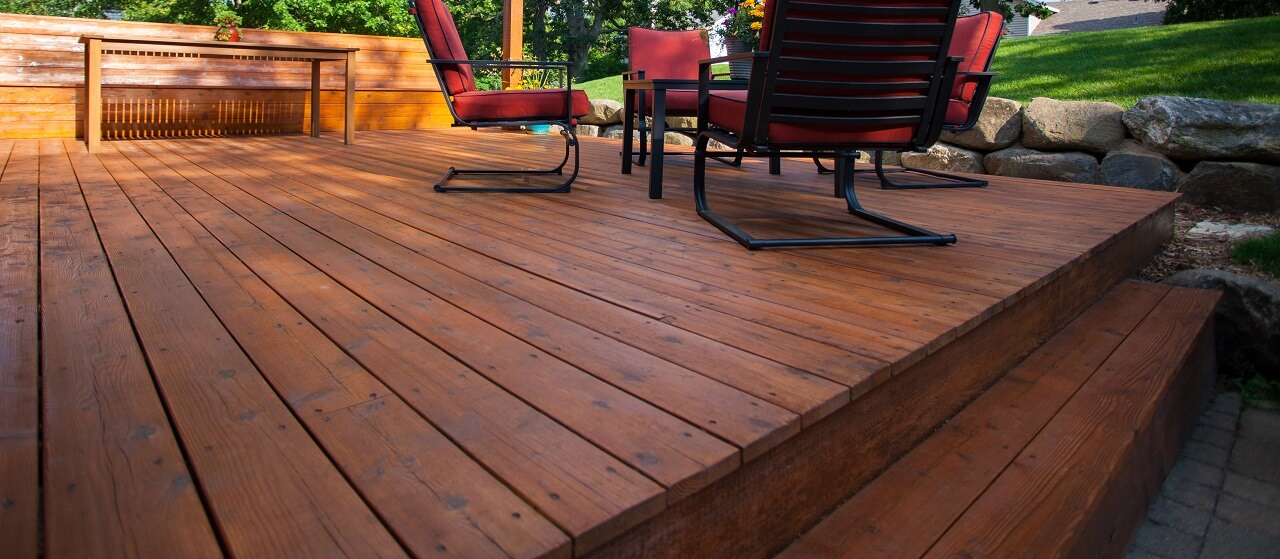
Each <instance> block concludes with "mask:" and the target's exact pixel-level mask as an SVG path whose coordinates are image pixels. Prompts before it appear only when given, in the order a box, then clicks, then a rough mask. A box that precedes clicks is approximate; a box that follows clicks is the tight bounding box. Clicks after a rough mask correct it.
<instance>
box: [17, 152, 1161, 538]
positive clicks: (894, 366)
mask: <svg viewBox="0 0 1280 559" xmlns="http://www.w3.org/2000/svg"><path fill="white" fill-rule="evenodd" d="M555 141H556V140H555V139H539V138H534V137H527V136H516V135H504V134H500V133H486V132H473V131H469V130H422V131H385V132H362V133H361V135H360V137H359V143H358V144H355V145H351V146H344V145H342V144H341V143H340V142H337V141H334V140H333V139H328V138H322V139H319V140H317V139H312V138H308V137H303V136H278V137H263V138H241V139H199V140H170V141H120V142H104V144H103V153H101V154H98V155H90V154H87V153H86V152H85V150H84V147H83V144H82V143H80V142H77V141H75V140H71V139H66V140H0V165H3V175H0V318H2V320H0V473H3V476H0V497H3V503H4V506H3V507H0V545H3V546H4V549H6V556H8V557H15V558H25V557H35V556H37V555H38V554H41V553H42V554H43V555H44V556H48V557H95V556H162V557H167V556H183V557H196V556H206V555H207V556H219V555H232V556H238V557H284V556H296V557H318V556H334V555H350V556H360V557H372V556H401V555H412V556H421V557H445V556H447V557H468V558H470V557H540V556H547V557H569V556H582V555H588V554H591V555H594V556H602V557H603V556H634V557H653V556H662V555H667V556H684V557H692V556H724V557H748V556H762V555H765V554H768V553H770V552H772V551H776V550H777V549H780V545H781V544H782V543H785V540H786V538H788V537H790V536H793V535H794V534H797V533H799V532H800V531H801V530H803V529H804V528H805V527H806V526H808V525H809V524H811V523H812V522H813V521H814V520H816V519H817V517H818V516H819V515H821V514H822V513H823V512H825V511H827V510H830V509H831V508H833V507H834V506H835V505H836V504H837V503H839V502H840V500H841V499H843V498H844V497H846V496H847V495H849V494H851V493H852V492H853V490H855V489H856V488H857V487H859V486H860V485H862V484H864V483H865V482H866V481H867V480H868V479H869V478H870V477H871V476H874V475H875V473H877V472H879V471H881V470H883V468H884V467H885V466H887V465H888V464H889V463H891V462H892V461H893V460H895V459H896V458H897V457H899V456H901V455H902V454H904V453H905V452H906V451H907V450H909V449H910V448H911V446H912V445H914V443H915V442H916V441H919V440H920V439H921V438H922V437H924V436H925V435H927V434H928V433H929V432H930V431H931V430H932V429H933V428H934V427H935V426H936V425H937V424H938V423H940V422H941V421H944V420H945V419H947V418H948V417H950V416H951V415H952V414H954V413H955V411H956V410H957V409H959V407H961V406H963V404H964V403H965V402H967V401H969V400H971V399H972V398H973V397H974V396H975V395H976V394H977V393H978V392H980V391H981V390H982V389H983V388H985V387H986V386H988V385H990V384H991V382H993V381H994V380H995V378H996V377H997V376H998V375H1000V374H1002V373H1003V372H1004V371H1006V370H1008V368H1009V367H1010V366H1012V365H1013V364H1014V363H1016V362H1017V361H1018V360H1020V359H1021V358H1022V357H1023V356H1025V355H1027V354H1028V353H1029V352H1030V351H1031V350H1032V349H1034V348H1035V347H1036V346H1038V345H1039V344H1040V343H1041V342H1043V341H1044V340H1045V339H1046V338H1047V337H1048V336H1049V335H1051V334H1052V333H1053V332H1054V331H1055V330H1057V329H1058V328H1059V327H1061V326H1062V325H1063V324H1065V323H1066V322H1067V321H1069V320H1070V319H1071V318H1072V317H1074V316H1075V315H1076V314H1078V313H1079V312H1080V311H1081V310H1082V309H1084V308H1085V307H1087V306H1088V305H1090V304H1091V303H1092V302H1093V301H1094V300H1095V299H1096V298H1097V297H1099V296H1100V295H1101V294H1102V293H1103V292H1105V291H1106V290H1107V289H1108V288H1109V287H1110V286H1111V285H1113V284H1114V283H1115V282H1116V281H1117V280H1119V279H1121V278H1123V277H1125V276H1127V275H1128V274H1129V273H1131V272H1132V271H1133V270H1134V268H1135V267H1137V266H1140V265H1141V264H1142V263H1144V262H1145V258H1146V257H1148V256H1149V255H1150V254H1152V252H1153V251H1154V250H1155V249H1156V248H1157V247H1158V246H1159V244H1160V243H1161V242H1162V241H1164V240H1165V239H1167V238H1168V236H1169V235H1170V234H1171V227H1172V204H1173V200H1174V197H1173V196H1172V195H1168V194H1162V193H1150V192H1143V191H1133V190H1121V189H1113V188H1107V187H1098V186H1088V185H1066V184H1053V183H1047V182H1043V181H1030V180H1016V179H998V180H993V182H992V186H991V187H990V188H986V189H953V190H928V191H915V192H912V191H894V192H886V191H880V190H878V189H872V188H869V187H867V186H866V185H865V184H864V185H863V188H862V189H861V190H860V194H861V197H862V199H863V201H864V203H865V204H866V205H867V206H868V207H870V208H872V209H875V210H879V211H882V212H884V213H886V214H888V215H890V216H893V217H897V218H901V219H904V220H907V221H912V222H915V223H918V224H921V225H924V226H926V227H928V228H931V229H933V230H935V231H938V232H941V233H951V232H954V233H955V234H957V235H958V236H959V239H960V240H959V243H957V244H956V245H955V246H949V247H910V248H878V249H829V250H793V251H763V252H748V251H746V250H744V249H742V248H741V247H740V246H739V245H737V244H735V243H733V242H731V241H730V240H728V239H727V238H726V237H724V236H723V235H721V234H720V233H719V232H718V231H716V230H715V229H714V228H713V227H712V226H711V225H709V224H707V223H706V222H704V221H702V220H701V219H700V218H698V217H697V216H696V215H695V214H694V212H693V209H692V206H693V203H692V200H691V195H690V187H689V182H690V176H691V173H690V163H689V161H687V158H684V159H681V158H676V157H669V158H668V162H669V164H668V167H667V170H666V191H665V194H666V198H665V199H664V200H657V201H653V200H648V199H647V198H646V197H645V190H646V189H645V179H646V174H645V173H646V171H644V170H643V168H640V169H638V170H637V173H636V174H634V175H631V176H624V175H620V174H618V171H617V169H618V159H617V158H618V155H617V154H618V149H619V146H618V144H617V143H616V142H615V141H605V140H598V139H590V138H588V139H584V140H583V154H582V160H583V170H582V174H581V176H580V178H579V180H578V182H577V183H575V184H574V190H573V192H572V193H571V194H567V195H494V194H488V195H483V194H481V195H477V194H447V195H446V194H436V193H433V192H432V191H431V188H430V184H431V183H433V182H434V181H435V180H436V179H437V178H438V177H439V176H440V175H441V174H443V172H444V170H445V168H446V167H447V166H449V165H450V164H459V166H465V165H466V164H467V163H468V161H470V162H475V161H476V160H477V159H484V160H497V159H506V158H512V157H517V156H521V155H528V154H530V153H543V152H546V153H551V152H554V151H555V149H556V147H555V145H554V142H555ZM553 156H554V154H553ZM763 166H764V162H763V161H754V162H747V163H746V165H745V170H744V169H732V168H729V167H725V166H719V165H713V166H712V167H711V173H712V176H713V178H712V180H713V181H714V182H713V183H712V187H711V189H712V193H711V196H712V197H713V202H712V203H713V204H715V205H716V208H717V210H718V211H720V212H721V213H723V214H725V215H727V216H730V217H738V218H745V219H749V220H750V222H751V223H752V225H751V226H752V227H755V228H757V230H760V231H765V230H769V229H773V230H776V231H784V232H787V233H788V234H795V233H806V232H809V233H822V232H824V231H831V230H833V229H837V228H838V229H842V230H845V231H848V230H850V229H858V228H859V227H860V226H858V225H852V224H849V225H846V223H848V221H847V220H846V219H845V216H846V214H844V213H843V209H842V207H841V205H840V203H838V201H837V200H835V199H833V198H832V197H831V183H830V178H829V177H825V176H818V175H817V174H816V173H814V172H813V168H812V166H811V164H809V163H806V162H800V161H784V166H783V174H782V176H781V177H770V176H769V175H767V174H766V173H765V172H764V171H763V169H764V167H763ZM783 181H785V182H787V183H789V184H793V185H794V186H786V187H782V188H766V185H768V184H769V183H779V182H783ZM868 182H869V181H868ZM776 215H782V216H785V217H787V218H789V219H785V220H775V219H772V218H771V217H770V216H776ZM868 231H870V230H869V229H868Z"/></svg>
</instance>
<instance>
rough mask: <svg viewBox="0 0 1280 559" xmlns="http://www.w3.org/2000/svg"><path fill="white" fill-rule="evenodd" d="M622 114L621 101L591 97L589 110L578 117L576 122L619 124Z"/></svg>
mask: <svg viewBox="0 0 1280 559" xmlns="http://www.w3.org/2000/svg"><path fill="white" fill-rule="evenodd" d="M622 116H623V115H622V103H620V102H618V101H614V100H613V99H592V100H591V112H589V113H587V115H586V116H584V117H582V118H580V119H578V122H581V123H582V124H595V125H597V126H599V125H608V124H621V123H622Z"/></svg>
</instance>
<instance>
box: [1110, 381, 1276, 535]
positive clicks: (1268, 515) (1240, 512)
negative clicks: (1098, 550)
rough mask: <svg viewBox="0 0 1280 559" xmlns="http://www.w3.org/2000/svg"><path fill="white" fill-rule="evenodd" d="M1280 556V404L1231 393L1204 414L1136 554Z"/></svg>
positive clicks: (1142, 532) (1154, 506) (1142, 530)
mask: <svg viewBox="0 0 1280 559" xmlns="http://www.w3.org/2000/svg"><path fill="white" fill-rule="evenodd" d="M1277 556H1280V411H1277V410H1276V409H1271V408H1250V409H1246V410H1244V411H1243V412H1242V411H1241V405H1240V395H1239V394H1237V393H1223V394H1219V395H1218V396H1217V397H1215V398H1214V401H1213V402H1212V403H1211V404H1210V406H1209V410H1208V411H1206V412H1205V413H1204V415H1203V416H1201V417H1200V422H1199V423H1198V424H1197V425H1196V428H1195V431H1194V432H1193V433H1192V434H1191V440H1189V441H1187V443H1186V445H1185V446H1184V448H1183V451H1182V456H1181V457H1180V458H1179V459H1178V462H1177V464H1175V465H1174V467H1173V471H1171V472H1170V473H1169V477H1168V479H1166V480H1165V483H1164V487H1163V488H1162V489H1161V491H1160V495H1159V496H1158V497H1157V498H1156V500H1155V502H1154V503H1152V504H1151V508H1150V509H1148V510H1147V519H1146V521H1145V522H1143V525H1142V527H1141V528H1139V530H1138V534H1137V535H1136V536H1135V537H1134V541H1133V543H1132V544H1131V545H1130V547H1129V553H1128V558H1129V559H1147V558H1153V557H1158V558H1162V559H1183V558H1187V559H1197V558H1200V559H1249V558H1254V557H1257V558H1274V557H1277Z"/></svg>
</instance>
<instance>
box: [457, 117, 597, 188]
mask: <svg viewBox="0 0 1280 559" xmlns="http://www.w3.org/2000/svg"><path fill="white" fill-rule="evenodd" d="M557 124H559V125H560V127H561V128H562V130H561V132H560V135H561V136H563V137H564V159H562V160H561V161H560V164H559V165H557V166H555V167H553V168H551V169H533V170H528V169H457V168H454V167H449V171H448V172H446V173H445V174H444V178H442V179H440V182H438V183H436V185H435V191H436V192H524V193H535V194H536V193H550V192H569V188H570V187H571V186H572V185H573V181H574V180H575V179H577V178H578V162H579V154H578V134H577V132H576V131H575V130H574V129H573V128H572V127H571V126H569V124H568V123H564V122H561V123H557ZM570 151H572V152H573V173H571V174H570V175H569V178H568V179H566V180H565V181H564V182H562V183H560V184H558V185H555V186H509V185H493V186H487V185H486V186H445V185H446V183H448V182H449V180H450V179H452V178H453V177H456V176H461V175H514V176H526V175H563V174H564V167H565V165H566V164H567V163H568V162H569V153H570Z"/></svg>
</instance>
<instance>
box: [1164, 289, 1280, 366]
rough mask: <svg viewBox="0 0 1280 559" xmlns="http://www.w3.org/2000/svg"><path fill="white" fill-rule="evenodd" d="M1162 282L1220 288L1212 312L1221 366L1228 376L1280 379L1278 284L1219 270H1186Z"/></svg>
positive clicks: (1279, 297) (1279, 296)
mask: <svg viewBox="0 0 1280 559" xmlns="http://www.w3.org/2000/svg"><path fill="white" fill-rule="evenodd" d="M1163 283H1167V284H1169V285H1177V286H1181V287H1194V288H1199V289H1221V290H1222V295H1223V298H1222V304H1221V305H1219V306H1218V310H1217V312H1216V313H1215V314H1214V336H1215V338H1216V345H1217V350H1218V364H1219V366H1220V368H1221V369H1222V371H1223V372H1224V373H1227V374H1228V375H1229V376H1231V377H1243V378H1249V377H1250V376H1252V375H1253V374H1255V373H1263V374H1266V375H1267V376H1269V377H1270V378H1271V379H1273V380H1276V379H1280V287H1276V286H1275V285H1273V284H1270V283H1267V282H1264V281H1260V280H1258V279H1255V278H1252V277H1249V276H1245V275H1240V274H1232V273H1230V272H1223V271H1221V270H1185V271H1182V272H1178V273H1177V274H1174V275H1173V276H1170V277H1169V278H1167V279H1165V280H1164V282H1163Z"/></svg>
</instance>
